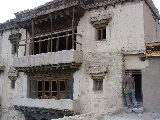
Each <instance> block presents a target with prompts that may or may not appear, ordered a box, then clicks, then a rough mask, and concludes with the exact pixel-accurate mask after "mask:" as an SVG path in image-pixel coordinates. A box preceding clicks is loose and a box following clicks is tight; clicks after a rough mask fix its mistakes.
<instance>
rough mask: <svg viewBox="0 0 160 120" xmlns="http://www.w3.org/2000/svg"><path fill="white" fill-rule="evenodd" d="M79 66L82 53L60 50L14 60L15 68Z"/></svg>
mask: <svg viewBox="0 0 160 120" xmlns="http://www.w3.org/2000/svg"><path fill="white" fill-rule="evenodd" d="M74 63H75V64H81V63H82V51H76V50H73V49H71V50H62V51H58V52H50V53H42V54H36V55H28V56H23V57H16V58H14V63H13V65H14V67H15V68H26V67H27V68H29V67H39V66H47V65H59V64H74Z"/></svg>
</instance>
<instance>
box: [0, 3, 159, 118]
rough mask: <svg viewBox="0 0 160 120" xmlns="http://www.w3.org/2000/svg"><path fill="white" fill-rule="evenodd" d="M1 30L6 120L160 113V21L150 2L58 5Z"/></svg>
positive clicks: (0, 78)
mask: <svg viewBox="0 0 160 120" xmlns="http://www.w3.org/2000/svg"><path fill="white" fill-rule="evenodd" d="M15 16H16V18H15V19H12V20H10V21H7V22H5V23H2V24H0V71H1V72H0V73H1V74H0V93H1V119H2V120H35V119H36V120H46V119H49V120H50V119H54V118H61V117H63V116H65V115H68V116H69V115H75V114H82V113H88V112H90V111H93V112H95V113H96V112H97V111H98V112H102V113H103V114H107V113H109V112H111V113H114V112H117V111H121V110H122V109H123V107H124V106H125V103H124V97H123V92H122V81H123V77H124V76H125V73H127V72H128V70H130V69H131V70H133V71H134V77H135V82H136V98H137V100H138V101H139V102H141V103H142V104H143V106H144V107H145V110H146V111H149V112H160V107H159V106H160V99H159V96H160V92H159V91H160V88H159V85H160V82H159V78H160V74H159V71H160V65H159V61H160V58H159V56H160V41H159V40H160V23H159V20H160V15H159V12H158V10H157V9H156V8H155V6H154V5H153V2H152V0H93V1H92V0H81V1H79V0H54V1H51V2H48V3H46V4H44V5H42V6H39V7H37V8H35V9H31V10H25V11H22V12H19V13H15Z"/></svg>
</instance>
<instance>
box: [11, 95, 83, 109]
mask: <svg viewBox="0 0 160 120" xmlns="http://www.w3.org/2000/svg"><path fill="white" fill-rule="evenodd" d="M13 105H14V106H23V107H35V108H45V109H57V110H70V111H79V110H80V101H79V100H70V99H61V100H55V99H31V98H19V97H17V98H15V99H14V103H13Z"/></svg>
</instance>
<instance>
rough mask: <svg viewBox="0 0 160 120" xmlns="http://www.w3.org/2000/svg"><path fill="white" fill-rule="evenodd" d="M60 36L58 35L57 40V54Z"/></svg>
mask: <svg viewBox="0 0 160 120" xmlns="http://www.w3.org/2000/svg"><path fill="white" fill-rule="evenodd" d="M58 36H59V34H57V40H56V52H57V51H58V48H59V37H58Z"/></svg>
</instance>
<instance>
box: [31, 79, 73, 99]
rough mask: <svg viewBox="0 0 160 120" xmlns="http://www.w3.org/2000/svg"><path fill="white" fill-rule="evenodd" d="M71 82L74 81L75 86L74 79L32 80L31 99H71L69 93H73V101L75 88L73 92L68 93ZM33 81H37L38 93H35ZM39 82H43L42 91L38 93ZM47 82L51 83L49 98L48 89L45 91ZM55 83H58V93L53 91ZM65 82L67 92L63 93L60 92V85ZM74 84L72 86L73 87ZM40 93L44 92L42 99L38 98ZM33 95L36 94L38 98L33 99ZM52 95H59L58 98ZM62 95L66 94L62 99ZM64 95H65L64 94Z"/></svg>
mask: <svg viewBox="0 0 160 120" xmlns="http://www.w3.org/2000/svg"><path fill="white" fill-rule="evenodd" d="M69 80H72V81H73V84H74V80H73V79H58V80H54V79H51V80H47V79H43V80H34V79H31V80H30V98H32V99H57V100H59V99H70V98H69V94H68V93H72V99H73V88H72V91H68V81H69ZM33 81H36V85H35V87H36V91H33V90H32V88H33V86H32V85H33V83H32V82H33ZM38 81H42V91H38ZM45 81H49V91H47V92H49V96H46V94H45V93H46V89H45ZM53 81H56V83H57V91H53V89H52V87H53V85H52V84H53V83H52V82H53ZM62 81H64V83H65V90H64V91H61V90H60V87H61V86H60V84H61V82H62ZM73 84H72V85H73ZM39 92H42V97H39V96H38V93H39ZM33 93H36V98H34V97H33ZM52 93H57V96H53V95H52ZM61 93H65V94H64V96H65V97H61ZM62 95H63V94H62Z"/></svg>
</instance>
